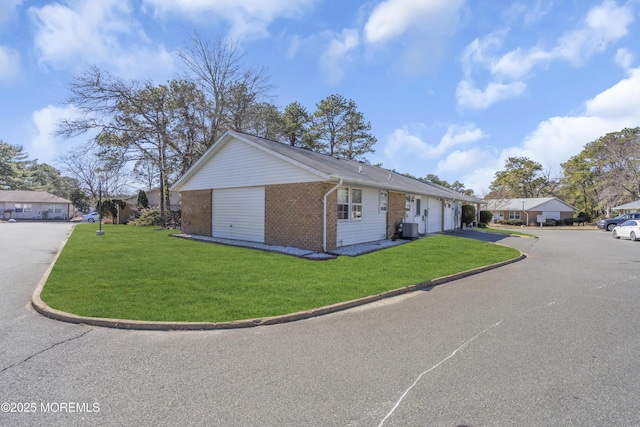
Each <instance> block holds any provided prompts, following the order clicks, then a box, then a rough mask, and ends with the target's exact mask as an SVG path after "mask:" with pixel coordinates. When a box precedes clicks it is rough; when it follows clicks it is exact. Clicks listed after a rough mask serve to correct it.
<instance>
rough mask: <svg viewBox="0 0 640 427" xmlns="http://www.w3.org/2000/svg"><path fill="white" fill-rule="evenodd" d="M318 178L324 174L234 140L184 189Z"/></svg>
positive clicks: (266, 183)
mask: <svg viewBox="0 0 640 427" xmlns="http://www.w3.org/2000/svg"><path fill="white" fill-rule="evenodd" d="M314 181H320V178H319V177H318V176H317V175H314V174H312V173H311V172H307V171H305V170H304V169H302V168H298V167H296V166H294V165H292V164H290V163H288V162H286V161H284V160H282V159H279V158H277V157H274V156H273V155H270V154H268V153H265V152H264V151H262V150H260V149H258V148H255V147H252V146H251V145H249V144H246V143H243V142H239V141H230V142H229V143H227V144H225V145H224V146H223V147H221V148H220V151H219V152H218V153H216V155H215V156H214V157H213V158H212V159H211V160H210V161H209V162H207V163H206V164H205V165H203V166H202V168H200V169H199V170H198V171H197V172H196V173H195V174H194V175H193V176H192V177H191V179H189V181H188V182H186V183H185V185H184V186H182V188H180V191H188V190H203V189H209V188H213V189H216V188H232V187H251V186H257V185H273V184H288V183H295V182H314Z"/></svg>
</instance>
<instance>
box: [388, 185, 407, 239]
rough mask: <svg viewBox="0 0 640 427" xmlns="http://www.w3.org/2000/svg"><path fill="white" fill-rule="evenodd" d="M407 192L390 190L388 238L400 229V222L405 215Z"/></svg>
mask: <svg viewBox="0 0 640 427" xmlns="http://www.w3.org/2000/svg"><path fill="white" fill-rule="evenodd" d="M405 202H406V194H405V193H395V192H391V191H389V208H388V211H387V239H390V238H391V236H393V235H394V234H395V233H396V231H397V230H398V224H400V221H402V219H403V218H404V216H405Z"/></svg>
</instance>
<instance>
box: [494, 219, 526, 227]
mask: <svg viewBox="0 0 640 427" xmlns="http://www.w3.org/2000/svg"><path fill="white" fill-rule="evenodd" d="M498 224H503V225H518V226H520V225H524V221H522V220H521V219H501V220H498Z"/></svg>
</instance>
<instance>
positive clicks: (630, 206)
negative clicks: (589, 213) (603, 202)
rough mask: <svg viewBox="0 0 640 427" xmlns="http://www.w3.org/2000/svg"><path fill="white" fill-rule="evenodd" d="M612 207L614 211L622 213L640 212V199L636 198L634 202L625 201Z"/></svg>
mask: <svg viewBox="0 0 640 427" xmlns="http://www.w3.org/2000/svg"><path fill="white" fill-rule="evenodd" d="M611 209H612V210H614V211H618V212H620V213H621V214H626V213H634V212H640V200H636V201H634V202H629V203H625V204H623V205H620V206H614V207H613V208H611Z"/></svg>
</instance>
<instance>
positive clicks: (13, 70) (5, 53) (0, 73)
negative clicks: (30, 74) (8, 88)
mask: <svg viewBox="0 0 640 427" xmlns="http://www.w3.org/2000/svg"><path fill="white" fill-rule="evenodd" d="M19 74H20V54H18V52H16V51H14V50H12V49H10V48H8V47H4V46H0V83H9V82H12V81H13V80H14V79H16V78H17V77H18V76H19Z"/></svg>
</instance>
